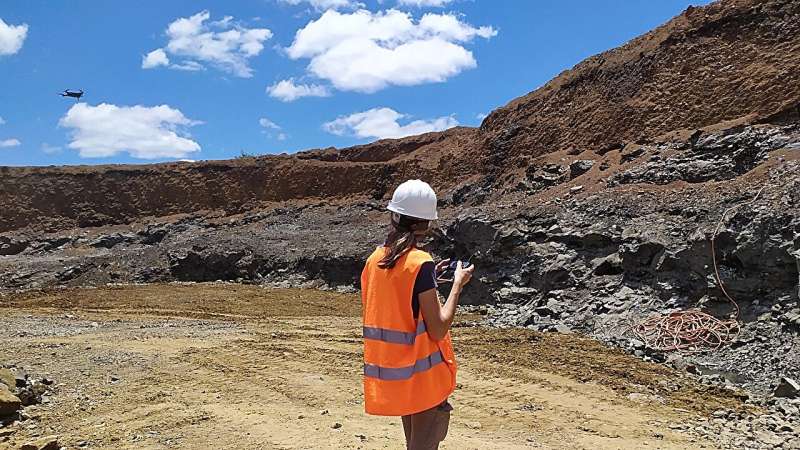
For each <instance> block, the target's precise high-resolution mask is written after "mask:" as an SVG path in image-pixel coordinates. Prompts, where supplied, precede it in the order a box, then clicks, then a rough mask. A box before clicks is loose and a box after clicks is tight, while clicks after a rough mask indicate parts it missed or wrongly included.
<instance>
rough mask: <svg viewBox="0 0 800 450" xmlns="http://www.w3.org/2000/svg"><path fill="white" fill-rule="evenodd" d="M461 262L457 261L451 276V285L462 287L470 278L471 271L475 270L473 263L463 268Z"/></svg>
mask: <svg viewBox="0 0 800 450" xmlns="http://www.w3.org/2000/svg"><path fill="white" fill-rule="evenodd" d="M463 264H464V263H463V262H461V261H459V262H458V265H457V266H456V273H455V275H454V276H453V287H456V286H457V287H460V288H461V287H464V285H466V284H467V283H469V280H471V279H472V272H474V271H475V264H472V265H471V266H469V268H467V269H464V268H463Z"/></svg>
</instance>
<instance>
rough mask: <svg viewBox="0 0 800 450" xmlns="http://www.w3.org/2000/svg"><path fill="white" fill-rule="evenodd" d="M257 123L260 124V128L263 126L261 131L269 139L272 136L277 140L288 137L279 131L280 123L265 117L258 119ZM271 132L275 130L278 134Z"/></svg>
mask: <svg viewBox="0 0 800 450" xmlns="http://www.w3.org/2000/svg"><path fill="white" fill-rule="evenodd" d="M258 124H259V125H261V128H263V130H262V133H264V134H266V135H267V137H268V138H270V139H272V138H273V137H274V138H275V139H277V140H279V141H285V140H286V139H287V138H288V135H287V134H286V133H284V132H283V131H281V130H282V128H281V126H280V125H278V124H277V123H275V122H273V121H271V120H269V119H267V118H266V117H262V118H260V119H258ZM273 132H277V133H278V134H277V135H273V134H272V133H273Z"/></svg>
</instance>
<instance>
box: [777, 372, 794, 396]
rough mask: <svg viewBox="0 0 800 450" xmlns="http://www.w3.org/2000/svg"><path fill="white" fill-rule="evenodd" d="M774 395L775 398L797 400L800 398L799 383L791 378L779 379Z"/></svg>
mask: <svg viewBox="0 0 800 450" xmlns="http://www.w3.org/2000/svg"><path fill="white" fill-rule="evenodd" d="M774 395H775V397H785V398H798V397H800V383H798V382H797V381H795V380H793V379H792V378H786V377H781V379H780V381H779V382H778V386H777V387H776V388H775V392H774Z"/></svg>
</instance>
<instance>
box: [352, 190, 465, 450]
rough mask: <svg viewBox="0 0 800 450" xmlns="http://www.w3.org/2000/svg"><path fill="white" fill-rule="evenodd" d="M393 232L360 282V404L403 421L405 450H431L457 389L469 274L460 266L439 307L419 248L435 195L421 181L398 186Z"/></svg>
mask: <svg viewBox="0 0 800 450" xmlns="http://www.w3.org/2000/svg"><path fill="white" fill-rule="evenodd" d="M387 209H388V210H389V211H391V224H392V229H391V231H390V232H389V236H388V238H387V239H386V243H385V244H384V245H383V246H382V247H378V248H377V249H376V250H375V251H374V252H373V253H372V255H371V256H370V257H369V258H368V259H367V263H366V266H365V267H364V271H363V272H362V274H361V300H362V304H363V318H364V404H365V409H366V412H367V414H375V415H382V416H402V420H403V430H404V432H405V437H406V447H407V448H408V449H410V450H429V449H436V448H438V447H439V442H441V441H442V440H444V438H445V436H446V435H447V428H448V424H449V422H450V410H452V407H451V406H450V404H449V403H448V402H447V398H448V397H449V396H450V394H452V393H453V390H454V389H455V386H456V362H455V356H454V355H453V346H452V343H451V341H450V332H449V330H450V325H451V324H452V323H453V317H454V316H455V312H456V306H457V305H458V298H459V296H460V294H461V290H462V288H463V287H464V285H466V284H467V283H468V282H469V280H470V278H471V277H472V272H473V270H474V266H472V267H470V268H468V269H464V268H462V267H461V263H460V262H459V263H458V265H457V266H458V267H457V268H456V271H455V275H454V276H453V286H452V288H451V290H450V295H449V297H448V298H447V301H446V302H445V303H444V305H442V304H440V303H439V298H438V296H437V292H436V281H437V278H436V273H437V272H439V271H443V269H444V267H445V266H446V265H448V264H449V261H448V260H445V261H442V262H441V263H439V265H438V266H434V263H433V259H432V258H431V256H430V255H429V254H428V253H426V252H424V251H422V250H420V249H419V248H417V245H418V243H419V242H420V241H421V240H422V238H423V237H424V236H425V235H426V234H427V233H428V229H429V227H430V221H431V220H436V219H437V217H438V215H437V212H436V194H435V193H434V192H433V189H431V187H430V186H429V185H428V184H427V183H425V182H423V181H420V180H409V181H406V182H405V183H403V184H401V185H400V186H399V187H398V188H397V189H396V190H395V191H394V195H393V196H392V201H391V202H390V203H389V206H388V208H387Z"/></svg>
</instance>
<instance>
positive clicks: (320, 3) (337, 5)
mask: <svg viewBox="0 0 800 450" xmlns="http://www.w3.org/2000/svg"><path fill="white" fill-rule="evenodd" d="M278 1H280V2H281V3H287V4H289V5H299V4H301V3H308V4H309V5H311V6H312V7H313V8H314V9H316V10H317V11H326V10H328V9H355V8H358V7H362V6H364V4H363V3H360V2H357V1H354V0H278Z"/></svg>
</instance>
